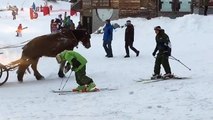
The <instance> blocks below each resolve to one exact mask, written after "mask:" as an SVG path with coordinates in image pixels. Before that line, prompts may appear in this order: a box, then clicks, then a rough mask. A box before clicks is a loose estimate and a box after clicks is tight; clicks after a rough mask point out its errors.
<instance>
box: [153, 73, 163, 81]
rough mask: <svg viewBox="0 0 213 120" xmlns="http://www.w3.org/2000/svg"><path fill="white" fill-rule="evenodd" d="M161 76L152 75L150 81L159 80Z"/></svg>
mask: <svg viewBox="0 0 213 120" xmlns="http://www.w3.org/2000/svg"><path fill="white" fill-rule="evenodd" d="M160 78H162V76H161V75H160V74H153V75H152V77H151V80H155V79H160Z"/></svg>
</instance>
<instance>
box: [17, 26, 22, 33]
mask: <svg viewBox="0 0 213 120" xmlns="http://www.w3.org/2000/svg"><path fill="white" fill-rule="evenodd" d="M22 30H23V28H22V25H21V24H19V26H18V28H17V32H18V33H21V31H22Z"/></svg>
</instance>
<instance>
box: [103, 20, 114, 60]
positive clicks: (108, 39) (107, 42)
mask: <svg viewBox="0 0 213 120" xmlns="http://www.w3.org/2000/svg"><path fill="white" fill-rule="evenodd" d="M103 30H104V35H103V47H104V50H105V52H106V57H108V58H111V57H113V54H112V46H111V43H112V38H113V27H112V25H111V23H110V20H109V19H107V20H106V25H105V27H104V29H103Z"/></svg>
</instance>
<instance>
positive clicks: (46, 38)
mask: <svg viewBox="0 0 213 120" xmlns="http://www.w3.org/2000/svg"><path fill="white" fill-rule="evenodd" d="M79 42H82V44H83V46H84V47H85V48H90V46H91V45H90V34H89V33H88V32H87V31H86V30H72V31H70V30H63V32H59V33H55V34H48V35H42V36H39V37H36V38H34V39H32V40H31V41H30V42H29V43H27V44H26V45H25V46H24V47H23V48H22V49H23V51H22V56H21V58H20V59H19V60H18V61H19V62H20V64H19V66H18V70H17V78H18V81H19V82H23V76H24V73H25V71H26V69H28V67H29V66H30V65H31V68H32V69H33V71H34V76H35V77H36V79H37V80H41V79H44V77H43V76H42V75H41V74H40V73H39V72H38V70H37V64H38V60H39V58H40V57H42V56H47V57H55V56H56V55H57V54H58V53H60V52H62V51H63V50H73V49H74V47H76V46H77V45H78V43H79ZM63 66H64V64H62V65H61V67H63ZM58 75H59V77H64V73H63V71H62V68H60V70H59V73H58Z"/></svg>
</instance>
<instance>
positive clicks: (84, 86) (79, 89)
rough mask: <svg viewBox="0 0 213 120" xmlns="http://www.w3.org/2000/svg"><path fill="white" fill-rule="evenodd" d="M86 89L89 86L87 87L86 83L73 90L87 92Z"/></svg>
mask: <svg viewBox="0 0 213 120" xmlns="http://www.w3.org/2000/svg"><path fill="white" fill-rule="evenodd" d="M86 89H87V87H86V85H81V86H80V85H79V86H78V87H77V88H75V89H73V90H72V91H73V92H86Z"/></svg>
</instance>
